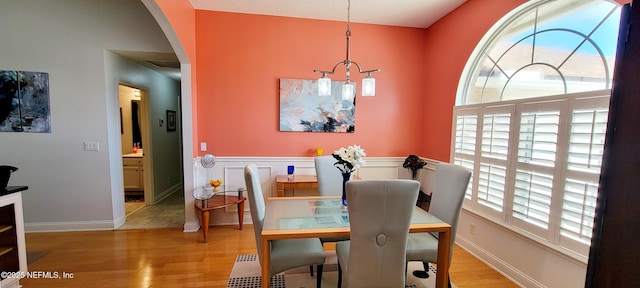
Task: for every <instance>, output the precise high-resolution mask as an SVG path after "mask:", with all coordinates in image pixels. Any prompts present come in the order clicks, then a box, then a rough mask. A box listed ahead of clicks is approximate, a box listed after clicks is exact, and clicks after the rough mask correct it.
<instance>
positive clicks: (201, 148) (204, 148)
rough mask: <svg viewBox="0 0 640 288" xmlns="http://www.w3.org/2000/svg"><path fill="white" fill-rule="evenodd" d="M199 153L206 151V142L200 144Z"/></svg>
mask: <svg viewBox="0 0 640 288" xmlns="http://www.w3.org/2000/svg"><path fill="white" fill-rule="evenodd" d="M200 151H202V152H204V151H207V142H200Z"/></svg>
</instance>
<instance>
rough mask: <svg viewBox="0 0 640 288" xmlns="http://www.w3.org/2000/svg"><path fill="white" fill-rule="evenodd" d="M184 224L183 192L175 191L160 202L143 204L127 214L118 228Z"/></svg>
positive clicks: (152, 227)
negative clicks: (125, 219)
mask: <svg viewBox="0 0 640 288" xmlns="http://www.w3.org/2000/svg"><path fill="white" fill-rule="evenodd" d="M183 225H184V194H183V193H182V191H179V192H175V193H173V194H171V195H170V196H169V197H167V198H165V199H163V200H162V201H160V203H158V204H156V205H151V206H145V207H143V208H142V209H140V210H138V211H136V212H134V213H133V214H131V215H130V216H127V222H126V223H125V224H124V225H122V226H121V227H120V228H118V230H124V229H155V228H168V227H182V226H183Z"/></svg>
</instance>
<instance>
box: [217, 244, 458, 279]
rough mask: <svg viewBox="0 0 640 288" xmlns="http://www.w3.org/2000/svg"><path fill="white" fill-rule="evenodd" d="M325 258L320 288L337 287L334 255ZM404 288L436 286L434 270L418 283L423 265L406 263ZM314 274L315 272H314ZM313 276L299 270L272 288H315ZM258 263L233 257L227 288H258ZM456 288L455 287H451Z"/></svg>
mask: <svg viewBox="0 0 640 288" xmlns="http://www.w3.org/2000/svg"><path fill="white" fill-rule="evenodd" d="M326 254H327V258H326V260H325V265H324V268H323V273H322V287H323V288H329V287H331V288H334V287H337V284H338V271H337V270H338V264H337V258H336V254H335V251H326ZM407 270H408V272H407V286H406V288H432V287H435V282H436V280H435V279H436V268H435V267H430V271H429V278H427V279H420V278H416V277H414V276H413V274H412V272H413V271H414V270H422V263H420V262H409V267H408V269H407ZM314 272H315V271H314ZM315 276H316V273H314V274H313V276H311V275H310V273H309V267H308V266H307V267H299V268H296V269H292V270H289V271H285V272H283V273H280V274H277V275H274V276H273V277H271V288H315V287H316V278H315ZM261 281H262V277H261V276H260V262H259V261H258V255H256V254H244V255H238V256H237V257H236V262H235V263H234V265H233V270H231V275H230V276H229V282H228V283H227V288H259V287H261V286H260V285H261ZM452 287H454V288H455V285H453V284H452Z"/></svg>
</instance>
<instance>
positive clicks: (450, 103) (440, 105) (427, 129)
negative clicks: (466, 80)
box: [420, 0, 526, 162]
mask: <svg viewBox="0 0 640 288" xmlns="http://www.w3.org/2000/svg"><path fill="white" fill-rule="evenodd" d="M525 2H526V1H525V0H469V1H467V2H465V4H463V5H462V6H460V7H458V8H457V9H455V10H454V11H452V12H451V13H449V14H448V15H447V16H445V17H443V18H442V19H440V20H439V21H438V22H436V23H434V24H433V25H431V26H430V27H429V28H428V29H427V32H426V35H425V38H426V39H427V41H426V46H425V55H426V59H425V63H427V65H426V66H427V71H426V73H425V83H426V85H427V91H428V93H427V94H426V102H427V103H428V104H427V105H425V109H426V111H425V114H424V115H425V119H424V120H423V122H425V123H426V125H425V126H424V130H423V134H424V135H426V137H427V139H432V140H427V141H425V143H424V146H422V150H420V153H421V155H422V156H424V157H427V158H431V159H436V160H440V161H445V162H449V158H450V156H449V153H450V148H451V129H452V120H453V119H452V117H453V107H454V106H455V101H456V93H457V90H458V83H459V82H460V76H461V74H462V70H463V69H464V66H465V65H466V63H467V61H468V60H469V56H471V53H472V52H473V49H475V47H476V45H478V42H479V41H480V39H482V37H483V36H484V34H486V33H487V31H488V30H489V29H490V28H491V27H492V26H493V25H494V24H495V23H496V22H497V21H498V20H500V18H502V17H503V16H504V15H505V14H507V13H508V12H509V11H511V10H513V9H515V8H516V7H518V6H520V5H521V4H523V3H525Z"/></svg>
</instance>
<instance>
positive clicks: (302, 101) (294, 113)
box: [280, 78, 356, 133]
mask: <svg viewBox="0 0 640 288" xmlns="http://www.w3.org/2000/svg"><path fill="white" fill-rule="evenodd" d="M317 82H318V81H317V80H301V79H286V78H280V131H300V132H338V133H353V132H354V131H355V111H356V105H355V97H351V99H352V100H343V99H342V82H338V81H335V82H333V81H332V83H331V96H326V97H323V96H318V88H317V87H318V85H317ZM354 96H355V95H354Z"/></svg>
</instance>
